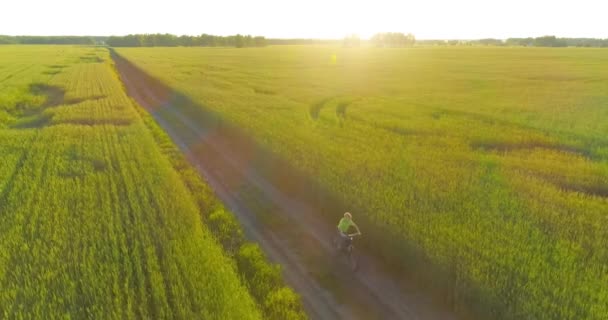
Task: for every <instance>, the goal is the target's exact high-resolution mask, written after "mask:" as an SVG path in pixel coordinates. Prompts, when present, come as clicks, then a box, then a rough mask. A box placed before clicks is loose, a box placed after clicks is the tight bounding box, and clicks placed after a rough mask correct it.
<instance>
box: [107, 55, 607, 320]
mask: <svg viewBox="0 0 608 320" xmlns="http://www.w3.org/2000/svg"><path fill="white" fill-rule="evenodd" d="M117 52H118V53H119V54H121V55H123V56H124V57H126V58H127V59H129V60H130V61H132V62H133V63H135V64H136V65H138V66H139V67H141V68H142V69H144V70H146V71H147V72H149V73H150V74H151V75H153V76H155V77H157V78H159V79H160V80H161V81H163V82H164V83H166V84H167V85H169V86H171V87H172V88H175V89H176V90H177V91H180V92H182V93H184V94H186V95H187V96H188V97H190V98H191V99H192V100H194V101H196V102H197V103H199V104H200V105H203V106H205V108H207V109H208V110H211V111H212V112H214V113H217V114H219V115H220V116H221V117H222V118H224V119H226V120H228V121H229V122H231V123H233V124H235V125H237V126H238V127H240V128H242V129H243V130H245V131H246V132H247V133H248V134H250V135H251V136H252V137H254V138H255V139H256V141H257V142H258V143H259V144H260V145H261V146H263V147H265V148H268V149H270V150H272V151H273V152H274V153H276V154H278V155H279V156H281V157H282V158H283V159H285V160H287V161H288V162H289V163H290V164H291V165H292V166H293V167H295V168H297V169H298V170H301V171H303V172H304V173H306V174H307V175H308V176H310V177H312V179H313V180H314V181H315V183H316V184H318V185H319V186H320V187H321V188H322V189H323V190H328V191H329V192H331V193H332V194H333V195H335V197H336V198H337V199H338V200H340V201H341V202H344V203H348V204H349V205H350V208H351V209H350V211H351V212H353V213H354V215H355V220H359V221H361V222H362V223H360V225H362V228H363V230H364V231H363V232H364V233H365V232H366V231H368V232H367V236H368V241H380V242H381V243H382V246H380V247H381V248H380V250H377V251H382V252H383V254H384V255H385V256H387V257H389V259H391V260H392V261H393V262H395V263H398V264H401V265H403V266H404V268H413V267H414V266H415V265H416V262H415V261H412V260H411V259H412V257H418V258H419V259H424V260H428V261H430V262H431V264H432V265H433V266H435V268H433V270H436V272H437V274H436V278H437V279H438V280H437V281H440V282H443V284H442V285H444V286H446V287H447V288H449V293H448V295H449V296H450V299H453V300H454V301H455V303H457V304H458V305H466V306H468V307H470V308H472V309H474V311H476V312H477V313H478V314H480V315H482V316H483V317H486V318H488V317H489V318H501V319H520V318H533V319H601V318H603V317H604V316H605V315H606V314H607V313H608V309H607V308H608V307H607V306H608V287H607V286H606V281H607V280H608V274H607V273H606V263H605V261H606V258H607V257H608V250H607V249H606V246H605V243H606V241H607V240H608V229H607V228H605V226H604V221H605V219H606V214H607V213H608V197H607V195H608V192H607V190H608V138H607V137H608V121H606V119H608V109H607V108H606V104H607V103H608V93H607V91H606V88H605V84H606V83H607V81H608V58H607V56H606V55H605V51H603V50H601V49H581V48H577V49H574V48H561V49H554V48H479V47H477V48H442V47H437V48H410V49H376V48H350V49H349V48H337V47H323V46H293V47H289V46H284V47H267V48H255V49H218V48H213V49H209V48H145V49H141V48H121V49H118V50H117ZM332 57H336V58H335V59H333V58H332ZM334 214H335V216H333V219H335V220H336V221H337V219H338V217H339V215H340V213H339V212H336V213H334ZM376 247H377V246H376ZM415 252H422V253H423V254H422V256H419V255H417V254H415ZM437 270H438V271H437ZM410 271H411V272H418V271H416V270H414V271H412V270H410Z"/></svg>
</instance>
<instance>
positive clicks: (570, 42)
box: [505, 36, 608, 47]
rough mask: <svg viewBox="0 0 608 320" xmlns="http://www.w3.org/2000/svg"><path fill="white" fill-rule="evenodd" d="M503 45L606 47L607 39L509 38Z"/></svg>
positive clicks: (607, 45) (607, 44)
mask: <svg viewBox="0 0 608 320" xmlns="http://www.w3.org/2000/svg"><path fill="white" fill-rule="evenodd" d="M505 43H506V44H507V45H509V46H525V47H608V39H593V38H557V37H555V36H544V37H538V38H509V39H507V40H506V41H505Z"/></svg>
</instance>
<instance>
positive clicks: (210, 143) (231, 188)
mask: <svg viewBox="0 0 608 320" xmlns="http://www.w3.org/2000/svg"><path fill="white" fill-rule="evenodd" d="M113 56H114V60H115V62H116V67H117V69H118V71H119V74H120V76H121V78H122V80H123V82H124V84H125V87H126V88H127V91H128V93H129V95H130V96H131V97H133V98H134V99H135V100H136V101H137V102H138V103H139V104H140V105H141V106H143V107H145V108H146V109H147V110H148V111H149V112H150V113H151V114H152V116H153V117H154V118H155V119H156V121H157V122H158V124H159V125H160V126H161V127H162V128H163V129H164V130H165V131H166V132H167V133H168V134H169V135H170V136H171V138H172V139H173V141H174V142H175V143H176V144H177V145H178V146H179V147H180V149H181V150H182V151H183V152H184V154H185V155H186V156H187V158H188V159H189V161H190V162H191V163H192V164H193V165H194V166H195V167H196V168H197V169H198V171H199V172H200V173H201V175H203V176H204V178H205V180H206V181H207V182H208V183H209V184H210V185H211V186H212V188H213V189H214V191H215V192H216V193H217V195H218V197H219V198H220V199H221V200H222V201H223V202H224V203H225V204H226V206H227V207H228V208H229V209H230V210H232V211H233V212H234V213H235V214H236V215H237V216H238V219H239V221H240V223H241V224H242V226H243V228H244V229H245V232H246V235H247V237H248V238H249V239H250V240H252V241H255V242H257V243H259V244H260V246H261V247H262V248H263V249H264V251H265V252H266V254H267V255H268V256H269V257H270V259H271V260H272V261H274V262H276V263H279V264H281V265H282V267H283V270H284V275H285V279H286V281H287V283H288V284H289V285H290V286H291V287H293V288H294V289H295V290H296V291H297V292H298V293H299V294H300V295H301V297H302V301H303V303H304V306H305V309H306V311H307V313H308V315H309V317H310V318H311V319H456V317H455V315H454V314H452V313H451V312H450V311H449V310H447V308H446V307H445V306H442V305H440V304H438V303H436V302H434V301H433V300H432V299H430V298H429V297H426V296H424V295H422V294H420V293H419V292H418V290H416V289H415V288H413V287H408V286H407V285H403V283H401V282H399V281H396V279H394V278H392V277H391V276H390V275H388V274H387V273H386V272H384V271H383V267H382V266H381V264H380V263H379V262H378V261H376V260H375V259H374V258H373V257H372V256H369V255H366V254H364V253H361V252H360V253H359V255H358V257H359V260H360V262H361V270H360V271H359V272H357V273H353V272H351V271H349V270H348V267H347V266H346V263H345V261H343V260H341V259H337V258H335V257H334V256H333V254H332V248H331V246H330V243H329V238H330V236H331V235H332V234H333V232H334V228H335V227H334V226H333V225H328V224H327V223H326V222H325V221H324V220H323V219H321V218H320V217H318V214H316V212H318V208H314V207H313V206H312V205H311V204H309V203H305V202H302V201H300V200H299V199H296V198H294V197H293V196H291V195H289V194H286V193H285V192H282V190H281V188H277V187H276V186H275V185H273V183H272V181H270V180H269V179H266V177H265V176H264V175H262V174H260V173H259V172H256V170H254V169H255V168H254V166H253V165H252V160H251V158H250V157H246V156H243V152H242V151H243V150H239V149H238V146H234V145H231V142H230V139H228V138H226V137H224V136H223V135H222V132H221V131H218V130H210V129H208V128H204V127H202V126H201V124H200V123H198V122H195V121H193V120H192V119H191V118H190V117H189V116H188V115H187V114H186V113H184V112H183V110H181V108H180V105H177V104H176V103H175V102H174V101H173V99H172V98H171V97H172V91H171V90H170V89H169V88H167V87H161V86H159V84H158V83H157V82H154V83H150V79H151V78H150V76H148V75H147V74H145V73H144V72H142V71H141V70H139V69H138V68H137V67H135V66H134V65H132V64H131V63H130V62H128V61H127V60H124V59H123V58H121V57H119V56H117V55H113ZM339 214H340V213H337V217H339ZM363 231H364V230H363ZM364 232H365V231H364ZM397 283H399V284H397Z"/></svg>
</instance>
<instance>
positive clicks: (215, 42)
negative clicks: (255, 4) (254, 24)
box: [106, 33, 266, 48]
mask: <svg viewBox="0 0 608 320" xmlns="http://www.w3.org/2000/svg"><path fill="white" fill-rule="evenodd" d="M106 44H107V45H109V46H111V47H177V46H182V47H237V48H243V47H262V46H265V45H266V38H264V37H260V36H258V37H253V36H250V35H240V34H237V35H233V36H214V35H210V34H201V35H200V36H186V35H183V36H176V35H172V34H168V33H165V34H160V33H156V34H130V35H126V36H111V37H108V39H107V40H106Z"/></svg>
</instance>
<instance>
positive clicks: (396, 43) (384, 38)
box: [370, 32, 416, 47]
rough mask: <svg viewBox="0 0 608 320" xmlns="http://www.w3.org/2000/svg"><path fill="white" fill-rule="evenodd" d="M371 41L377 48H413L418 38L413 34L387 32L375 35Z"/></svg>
mask: <svg viewBox="0 0 608 320" xmlns="http://www.w3.org/2000/svg"><path fill="white" fill-rule="evenodd" d="M370 41H371V42H372V44H374V45H375V46H376V47H412V46H414V44H415V43H416V38H415V37H414V35H413V34H411V33H408V34H403V33H400V32H386V33H377V34H375V35H374V36H373V37H372V38H371V40H370Z"/></svg>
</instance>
